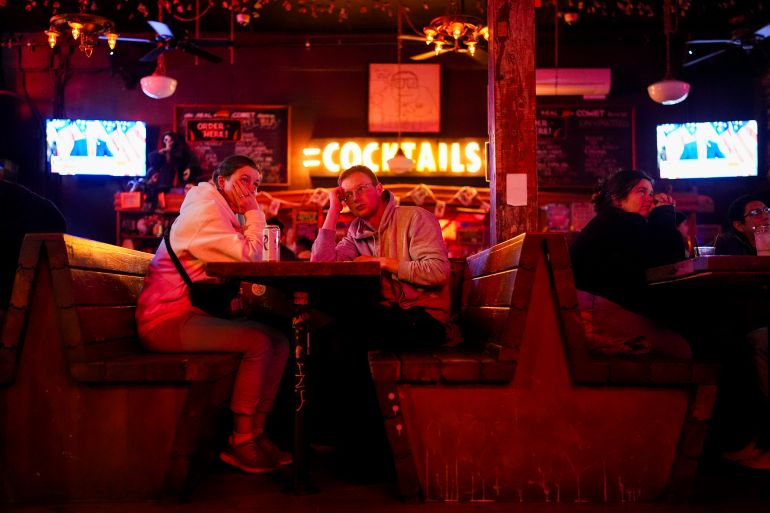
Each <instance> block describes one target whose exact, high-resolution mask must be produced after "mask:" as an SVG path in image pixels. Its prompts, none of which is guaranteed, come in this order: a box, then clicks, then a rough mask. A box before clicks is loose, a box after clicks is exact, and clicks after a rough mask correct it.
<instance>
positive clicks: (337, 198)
mask: <svg viewBox="0 0 770 513" xmlns="http://www.w3.org/2000/svg"><path fill="white" fill-rule="evenodd" d="M343 194H344V193H343V191H342V187H334V188H333V189H329V212H342V195H343Z"/></svg>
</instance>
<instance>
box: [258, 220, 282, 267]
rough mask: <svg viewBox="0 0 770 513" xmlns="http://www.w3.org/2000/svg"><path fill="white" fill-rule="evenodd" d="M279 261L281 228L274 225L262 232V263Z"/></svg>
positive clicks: (268, 226) (266, 227)
mask: <svg viewBox="0 0 770 513" xmlns="http://www.w3.org/2000/svg"><path fill="white" fill-rule="evenodd" d="M280 259H281V228H279V227H278V226H276V225H274V224H269V225H267V226H265V228H264V229H263V230H262V261H263V262H277V261H278V260H280Z"/></svg>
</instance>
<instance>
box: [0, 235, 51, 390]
mask: <svg viewBox="0 0 770 513" xmlns="http://www.w3.org/2000/svg"><path fill="white" fill-rule="evenodd" d="M42 244H43V243H42V242H41V241H40V240H30V241H25V242H24V243H23V244H22V246H21V251H20V253H19V264H18V266H17V268H16V275H15V276H14V281H13V289H12V291H11V298H10V301H9V305H8V311H7V312H6V316H5V321H4V322H3V325H2V326H0V384H3V383H11V382H12V381H13V377H14V374H15V370H16V362H17V357H18V354H19V348H20V346H21V341H22V339H23V337H24V328H25V326H26V325H27V317H28V316H29V312H30V309H31V305H30V303H31V301H32V289H33V287H34V284H35V276H36V275H35V272H36V270H37V265H38V261H39V260H40V253H41V251H42Z"/></svg>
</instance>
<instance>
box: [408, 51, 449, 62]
mask: <svg viewBox="0 0 770 513" xmlns="http://www.w3.org/2000/svg"><path fill="white" fill-rule="evenodd" d="M444 52H446V50H441V51H440V52H439V54H442V53H444ZM435 56H436V51H435V50H430V51H429V52H423V53H418V54H417V55H412V56H411V57H409V58H410V59H412V60H413V61H424V60H426V59H430V58H431V57H435Z"/></svg>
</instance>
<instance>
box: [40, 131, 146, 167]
mask: <svg viewBox="0 0 770 513" xmlns="http://www.w3.org/2000/svg"><path fill="white" fill-rule="evenodd" d="M46 141H47V152H48V162H49V164H50V166H51V172H52V173H56V174H60V175H107V176H145V174H146V173H147V166H146V161H147V126H146V125H145V123H144V122H143V121H119V120H94V119H48V120H46Z"/></svg>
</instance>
